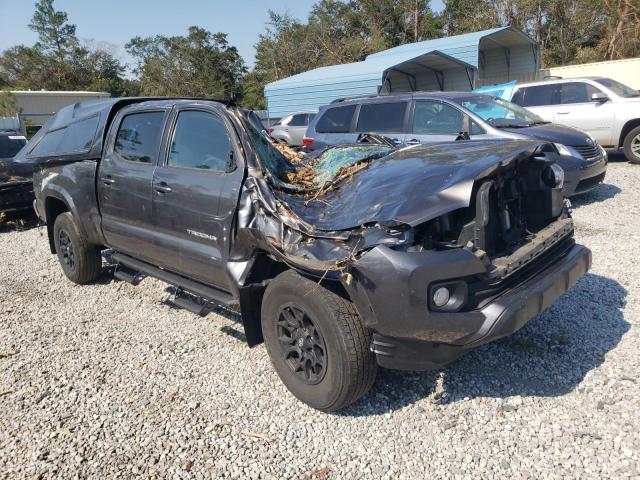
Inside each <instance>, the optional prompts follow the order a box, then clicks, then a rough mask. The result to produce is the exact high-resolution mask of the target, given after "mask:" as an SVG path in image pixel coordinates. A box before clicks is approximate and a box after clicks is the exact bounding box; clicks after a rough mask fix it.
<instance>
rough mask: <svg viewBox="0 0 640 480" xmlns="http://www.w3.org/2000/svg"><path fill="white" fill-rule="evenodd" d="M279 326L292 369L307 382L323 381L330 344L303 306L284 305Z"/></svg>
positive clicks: (279, 337) (285, 356)
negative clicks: (327, 343)
mask: <svg viewBox="0 0 640 480" xmlns="http://www.w3.org/2000/svg"><path fill="white" fill-rule="evenodd" d="M276 328H277V335H278V342H279V344H280V350H281V353H282V356H283V358H284V360H285V363H286V364H287V366H288V367H289V369H290V370H291V371H292V372H293V373H294V374H295V375H296V376H297V377H298V378H299V379H300V380H302V381H303V382H304V383H306V384H307V385H316V384H318V383H320V382H321V381H322V379H323V377H324V374H325V371H326V363H327V355H326V352H327V347H326V345H325V342H324V338H323V336H322V333H321V332H320V330H318V328H317V327H316V325H315V324H314V323H313V320H311V317H310V316H309V315H308V314H307V313H306V312H305V311H304V310H303V309H302V308H301V307H300V306H298V305H296V304H294V303H290V304H288V305H285V306H283V307H282V308H281V310H280V312H279V315H278V320H277V324H276Z"/></svg>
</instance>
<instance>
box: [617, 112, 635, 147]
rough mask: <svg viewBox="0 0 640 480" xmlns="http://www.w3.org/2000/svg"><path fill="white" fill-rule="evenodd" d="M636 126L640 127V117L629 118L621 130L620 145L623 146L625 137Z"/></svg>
mask: <svg viewBox="0 0 640 480" xmlns="http://www.w3.org/2000/svg"><path fill="white" fill-rule="evenodd" d="M636 127H640V118H634V119H633V120H629V121H628V122H627V123H625V124H624V126H623V127H622V130H620V139H619V140H618V147H622V146H623V145H624V139H625V138H626V136H627V135H628V134H629V132H630V131H631V130H633V129H634V128H636Z"/></svg>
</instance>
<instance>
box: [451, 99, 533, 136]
mask: <svg viewBox="0 0 640 480" xmlns="http://www.w3.org/2000/svg"><path fill="white" fill-rule="evenodd" d="M453 100H454V101H455V102H456V103H458V104H460V105H462V106H463V107H464V108H466V109H467V110H470V111H472V112H473V113H475V114H476V115H478V116H479V117H480V118H482V119H483V120H484V121H485V122H487V123H488V124H489V125H491V126H492V127H497V128H500V127H523V126H524V127H527V126H531V125H537V124H540V123H545V122H544V120H542V118H540V117H539V116H537V115H536V114H534V113H531V112H530V111H529V110H526V109H524V108H522V107H520V106H518V105H516V104H515V103H511V102H507V101H506V100H502V99H501V98H493V97H489V96H484V95H483V96H480V95H476V96H471V97H461V98H454V99H453Z"/></svg>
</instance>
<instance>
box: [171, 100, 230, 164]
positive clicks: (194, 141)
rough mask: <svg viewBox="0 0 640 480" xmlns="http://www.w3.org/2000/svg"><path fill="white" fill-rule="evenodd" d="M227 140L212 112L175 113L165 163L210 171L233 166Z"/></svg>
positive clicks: (225, 130)
mask: <svg viewBox="0 0 640 480" xmlns="http://www.w3.org/2000/svg"><path fill="white" fill-rule="evenodd" d="M231 152H232V148H231V139H230V138H229V134H228V132H227V129H226V127H225V125H224V123H223V122H222V120H221V119H220V118H218V117H217V116H216V115H213V114H211V113H207V112H200V111H189V110H187V111H183V112H180V113H179V114H178V120H177V122H176V128H175V130H174V132H173V139H172V141H171V149H170V151H169V158H168V161H167V165H169V166H171V167H179V168H198V169H202V170H210V171H214V172H228V171H230V170H232V169H233V162H232V158H233V157H232V154H231Z"/></svg>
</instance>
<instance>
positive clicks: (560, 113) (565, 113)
mask: <svg viewBox="0 0 640 480" xmlns="http://www.w3.org/2000/svg"><path fill="white" fill-rule="evenodd" d="M558 115H569V112H558Z"/></svg>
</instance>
